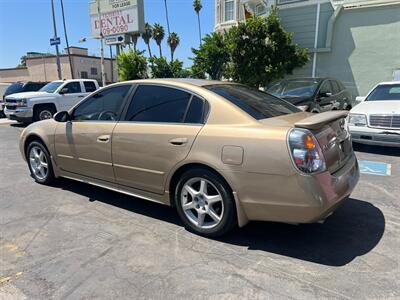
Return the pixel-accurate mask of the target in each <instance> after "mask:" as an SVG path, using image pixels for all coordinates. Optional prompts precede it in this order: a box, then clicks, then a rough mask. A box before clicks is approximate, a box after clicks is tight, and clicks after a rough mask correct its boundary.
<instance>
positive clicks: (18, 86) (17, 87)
mask: <svg viewBox="0 0 400 300" xmlns="http://www.w3.org/2000/svg"><path fill="white" fill-rule="evenodd" d="M23 86H24V84H23V83H22V82H17V83H13V84H12V85H10V86H9V87H8V88H7V90H6V92H5V93H4V94H5V95H11V94H15V93H19V92H21V91H22V88H23Z"/></svg>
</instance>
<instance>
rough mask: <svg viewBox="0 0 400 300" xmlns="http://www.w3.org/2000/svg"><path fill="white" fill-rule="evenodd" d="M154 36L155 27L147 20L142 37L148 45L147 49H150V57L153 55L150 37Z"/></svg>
mask: <svg viewBox="0 0 400 300" xmlns="http://www.w3.org/2000/svg"><path fill="white" fill-rule="evenodd" d="M152 36H153V28H152V27H151V25H150V24H149V23H147V22H146V24H145V25H144V32H143V33H142V39H143V41H144V43H145V44H146V45H147V50H148V51H149V57H152V55H151V47H150V39H151V37H152Z"/></svg>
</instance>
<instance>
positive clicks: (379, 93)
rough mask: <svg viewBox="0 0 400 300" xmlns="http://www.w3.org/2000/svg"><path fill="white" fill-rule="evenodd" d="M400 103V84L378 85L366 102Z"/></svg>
mask: <svg viewBox="0 0 400 300" xmlns="http://www.w3.org/2000/svg"><path fill="white" fill-rule="evenodd" d="M385 100H399V101H400V84H382V85H378V86H377V87H376V88H375V89H374V90H373V91H372V92H371V94H370V95H369V96H368V98H367V99H366V100H365V101H385Z"/></svg>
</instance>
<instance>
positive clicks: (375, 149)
mask: <svg viewBox="0 0 400 300" xmlns="http://www.w3.org/2000/svg"><path fill="white" fill-rule="evenodd" d="M353 148H354V151H358V152H365V153H371V154H378V155H388V156H399V157H400V147H399V148H395V147H386V146H371V145H364V144H357V143H353Z"/></svg>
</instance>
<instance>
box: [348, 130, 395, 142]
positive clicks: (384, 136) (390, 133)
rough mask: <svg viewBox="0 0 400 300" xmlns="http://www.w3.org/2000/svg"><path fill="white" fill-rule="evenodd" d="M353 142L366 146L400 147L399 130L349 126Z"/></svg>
mask: <svg viewBox="0 0 400 300" xmlns="http://www.w3.org/2000/svg"><path fill="white" fill-rule="evenodd" d="M349 129H350V133H351V138H352V140H353V142H355V143H360V144H367V145H377V146H389V147H400V130H384V129H376V128H369V127H362V128H360V127H357V126H350V127H349Z"/></svg>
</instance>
